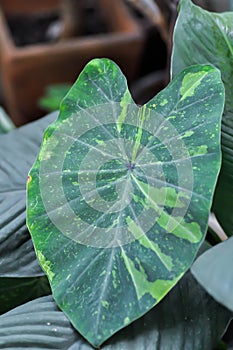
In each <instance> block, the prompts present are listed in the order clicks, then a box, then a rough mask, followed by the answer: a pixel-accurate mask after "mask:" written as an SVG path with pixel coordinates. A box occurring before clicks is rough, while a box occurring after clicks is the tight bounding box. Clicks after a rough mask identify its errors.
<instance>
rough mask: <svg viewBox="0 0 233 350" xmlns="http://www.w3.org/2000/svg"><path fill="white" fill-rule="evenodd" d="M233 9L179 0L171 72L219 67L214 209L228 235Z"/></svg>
mask: <svg viewBox="0 0 233 350" xmlns="http://www.w3.org/2000/svg"><path fill="white" fill-rule="evenodd" d="M232 33H233V12H229V13H222V14H217V13H211V12H208V11H205V10H203V9H201V8H200V7H198V6H195V5H194V4H193V3H192V2H191V0H182V1H181V5H180V13H179V17H178V21H177V23H176V27H175V34H174V48H173V55H172V74H173V76H175V75H177V74H178V73H179V72H180V71H182V70H183V69H184V68H185V67H187V66H190V65H192V64H207V63H211V64H213V65H215V66H216V67H218V68H219V69H220V70H221V75H222V79H223V82H224V85H225V90H226V104H225V110H224V114H223V121H222V157H223V164H222V168H221V173H220V177H219V181H218V184H217V188H216V192H215V197H214V206H213V209H214V212H215V214H216V217H217V219H218V220H219V222H220V224H221V225H222V227H223V229H224V230H225V232H226V234H227V235H228V236H230V235H232V234H233V215H232V203H233V93H232V92H233V36H232Z"/></svg>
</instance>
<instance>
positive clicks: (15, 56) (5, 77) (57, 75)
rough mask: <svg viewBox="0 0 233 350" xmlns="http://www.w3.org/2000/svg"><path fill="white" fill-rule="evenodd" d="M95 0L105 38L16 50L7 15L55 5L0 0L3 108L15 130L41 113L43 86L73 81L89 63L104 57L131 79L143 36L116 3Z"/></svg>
mask: <svg viewBox="0 0 233 350" xmlns="http://www.w3.org/2000/svg"><path fill="white" fill-rule="evenodd" d="M98 1H99V3H100V6H101V11H102V16H103V18H104V20H105V21H106V26H107V28H108V32H107V33H105V34H99V35H93V36H88V37H76V38H68V39H65V40H62V41H60V42H55V43H46V44H35V45H29V46H24V47H16V46H15V44H14V42H13V39H12V36H11V33H10V30H9V27H8V25H7V16H9V15H11V14H20V13H21V14H23V15H25V14H26V13H27V14H29V15H30V13H36V12H37V11H38V12H40V13H42V12H43V11H51V10H54V9H55V8H56V7H57V6H58V5H59V1H58V0H40V1H32V0H21V1H18V0H0V70H1V78H2V83H3V92H4V95H5V100H6V107H7V109H8V112H9V114H10V116H11V118H12V120H13V121H14V123H15V124H16V125H22V124H24V123H26V122H29V121H31V120H33V119H36V118H38V117H40V116H41V115H42V113H43V112H42V111H41V110H40V109H39V108H38V99H39V97H41V96H42V95H43V93H44V89H45V87H46V86H48V85H49V84H55V83H61V82H73V81H74V80H75V79H76V78H77V76H78V74H79V73H80V71H81V70H82V69H83V67H84V65H85V64H86V63H87V62H88V61H89V60H90V59H92V58H95V57H108V58H110V59H112V60H114V61H115V62H116V63H117V64H119V66H120V67H121V69H122V70H123V72H124V74H126V76H127V78H128V79H129V81H131V80H132V79H133V78H134V76H135V73H136V71H137V67H138V64H139V62H140V56H141V52H142V49H143V42H144V31H143V29H142V28H141V27H140V26H139V24H138V22H137V21H136V20H135V18H134V17H133V16H132V14H131V13H130V12H129V11H128V8H127V7H126V6H125V4H124V3H123V1H122V0H117V1H115V0H98ZM32 3H33V5H34V6H32ZM37 6H38V7H37Z"/></svg>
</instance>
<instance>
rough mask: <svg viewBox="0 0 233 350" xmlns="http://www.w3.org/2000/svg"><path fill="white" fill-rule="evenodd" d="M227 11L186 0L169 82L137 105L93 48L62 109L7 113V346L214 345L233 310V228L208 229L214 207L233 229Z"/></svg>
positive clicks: (2, 301)
mask: <svg viewBox="0 0 233 350" xmlns="http://www.w3.org/2000/svg"><path fill="white" fill-rule="evenodd" d="M232 23H233V14H232V13H227V14H218V15H217V14H214V13H208V12H207V11H204V10H202V9H201V8H199V7H197V6H195V5H193V4H192V2H191V1H190V0H183V1H181V4H180V12H179V17H178V20H177V23H176V27H175V34H174V48H173V54H172V79H171V82H170V84H168V86H167V87H166V88H165V89H164V90H163V91H161V92H160V93H159V94H158V95H157V96H155V97H154V98H153V99H152V100H150V101H149V102H148V103H147V104H145V105H144V106H141V107H139V106H137V105H136V104H135V102H134V101H133V99H132V97H131V94H130V92H129V90H128V87H127V82H126V79H125V77H124V75H123V74H122V72H121V70H120V68H119V67H118V66H117V65H116V64H115V63H114V62H112V61H110V60H108V59H94V60H92V61H90V62H89V63H88V64H87V66H86V67H85V68H84V70H83V72H82V73H81V74H80V76H79V78H78V80H77V81H76V83H75V84H74V85H73V87H72V88H71V89H70V90H69V92H68V93H67V95H66V96H65V98H64V99H63V101H62V103H61V106H60V112H59V115H58V113H53V114H50V115H49V116H47V117H45V118H42V119H41V120H39V121H36V122H34V123H31V124H28V125H26V126H23V127H21V128H18V129H15V130H12V131H9V129H10V128H11V127H12V125H11V124H10V123H9V121H8V122H7V123H5V120H6V119H5V118H6V117H4V118H3V119H1V120H3V127H2V132H5V134H2V135H1V136H0V162H1V163H0V164H1V166H0V183H1V192H0V206H1V212H0V275H1V278H0V290H1V293H0V308H1V312H2V315H1V316H0V348H1V349H8V348H11V349H25V348H30V349H46V350H47V349H64V350H65V349H69V350H75V349H80V350H87V349H93V348H95V347H96V348H98V347H101V348H103V349H107V350H110V349H111V350H122V349H135V350H152V349H153V350H167V349H174V350H176V349H177V350H181V349H185V350H186V349H190V350H198V349H200V350H203V349H205V350H208V349H209V350H213V349H214V347H215V346H216V344H217V343H218V341H219V340H220V339H221V337H222V335H223V334H224V332H225V330H226V328H227V326H228V324H229V321H230V320H231V318H232V310H233V296H232V293H231V291H232V288H231V286H232V284H233V270H232V268H231V256H232V254H231V251H232V249H233V241H232V239H231V238H229V239H227V240H226V241H225V242H224V243H220V244H219V240H218V239H217V235H215V234H213V232H209V233H208V235H206V233H207V228H208V217H209V214H210V211H211V210H212V211H214V213H215V214H216V216H217V218H218V219H219V221H220V223H221V224H222V227H223V228H224V230H225V232H226V234H227V236H228V237H230V236H231V231H232V230H231V228H232V222H233V219H232V217H231V212H230V208H231V206H230V203H231V199H232V188H233V180H232V176H231V173H232V172H231V170H232V164H233V162H232V154H233V151H232V149H233V142H232V138H233V136H232V135H233V131H232V130H233V129H232V126H233V114H232V108H233V107H232V99H231V90H232V89H231V84H232V83H231V82H232V81H233V72H232V69H231V60H232V52H233V39H232V36H231V33H232V30H233V28H231V27H232V26H233V24H232ZM221 78H222V79H221ZM222 80H223V82H222ZM224 86H225V89H224ZM224 106H225V107H224ZM222 114H223V119H222ZM4 125H7V128H5V126H4ZM26 179H27V193H26ZM211 208H212V209H211ZM26 222H27V224H26ZM27 229H28V230H29V232H30V233H29V232H28V230H27ZM34 250H35V252H34ZM196 258H197V259H196ZM195 259H196V260H195ZM194 260H195V262H194ZM193 262H194V264H193ZM191 266H192V269H191V272H190V270H189V269H190V267H191ZM41 268H42V269H41ZM193 275H194V277H195V278H194V277H193ZM29 300H31V301H30V302H28V301H29Z"/></svg>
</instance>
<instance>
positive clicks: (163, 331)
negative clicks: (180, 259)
mask: <svg viewBox="0 0 233 350" xmlns="http://www.w3.org/2000/svg"><path fill="white" fill-rule="evenodd" d="M230 317H231V315H230V312H229V311H228V310H226V309H225V308H224V307H222V306H221V305H219V304H218V303H217V302H215V301H214V300H213V299H212V298H211V297H210V296H209V295H208V294H207V293H206V292H205V291H204V289H203V288H201V287H200V285H199V284H198V283H197V282H196V281H195V279H194V278H193V277H192V276H191V274H190V273H189V272H188V273H187V274H186V275H185V276H184V278H182V280H181V281H180V282H179V283H178V284H177V286H176V287H175V288H174V289H173V290H172V291H171V292H170V293H169V294H168V295H167V296H166V297H165V298H164V300H163V301H162V302H161V303H160V304H159V305H158V307H156V308H153V309H152V310H151V311H150V312H148V313H147V314H146V315H145V316H143V317H142V318H140V319H139V320H137V321H135V322H133V323H132V324H131V325H130V326H128V327H126V328H125V329H123V330H121V331H120V332H118V333H117V334H116V335H114V336H113V337H112V338H111V339H110V340H109V341H108V342H107V343H106V344H105V345H104V346H103V347H102V349H104V350H123V349H125V350H126V349H127V350H128V349H133V350H167V349H170V350H177V349H185V350H193V349H195V350H203V349H205V350H213V347H214V346H215V345H216V343H217V341H218V340H219V339H220V337H221V336H222V334H223V333H224V331H225V329H226V327H227V324H228V322H229V320H230ZM0 347H1V348H3V349H6V348H7V349H8V348H9V349H12V350H16V349H17V350H19V349H25V348H29V347H30V348H31V349H32V348H33V349H34V350H37V349H38V350H39V349H44V350H49V349H62V350H77V349H78V350H91V349H93V348H92V346H90V345H89V344H88V343H87V342H86V341H85V340H84V339H83V338H82V337H81V336H80V335H79V334H78V333H77V332H76V331H75V330H74V328H73V327H72V325H71V324H70V322H69V321H68V319H67V318H66V317H65V315H64V313H63V312H61V311H60V310H59V309H58V308H57V307H56V304H55V302H54V301H53V298H52V297H51V296H47V297H43V298H39V299H36V300H34V301H32V302H30V303H27V304H25V305H22V306H20V307H18V308H16V309H15V310H12V311H10V312H8V313H7V314H5V315H3V316H1V317H0Z"/></svg>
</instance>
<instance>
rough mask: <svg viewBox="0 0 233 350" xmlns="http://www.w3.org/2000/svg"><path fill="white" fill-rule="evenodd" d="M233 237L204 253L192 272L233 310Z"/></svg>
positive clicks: (218, 298)
mask: <svg viewBox="0 0 233 350" xmlns="http://www.w3.org/2000/svg"><path fill="white" fill-rule="evenodd" d="M232 252H233V237H231V238H229V239H228V240H226V241H224V242H223V243H220V244H218V245H216V246H214V247H213V248H211V249H209V250H208V251H207V252H205V253H204V254H202V255H201V256H200V257H199V258H198V259H197V260H196V261H195V263H194V265H193V266H192V274H193V275H194V276H195V278H196V279H197V281H198V282H199V283H200V284H201V285H202V286H203V287H204V288H205V289H206V290H207V292H208V293H209V294H210V295H211V296H212V297H213V298H214V299H215V300H217V301H218V302H219V303H221V304H223V305H224V306H225V307H227V308H228V309H230V310H231V311H233V293H232V290H233V269H232V263H233V256H232Z"/></svg>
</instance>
